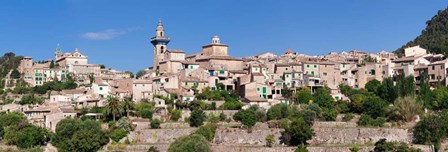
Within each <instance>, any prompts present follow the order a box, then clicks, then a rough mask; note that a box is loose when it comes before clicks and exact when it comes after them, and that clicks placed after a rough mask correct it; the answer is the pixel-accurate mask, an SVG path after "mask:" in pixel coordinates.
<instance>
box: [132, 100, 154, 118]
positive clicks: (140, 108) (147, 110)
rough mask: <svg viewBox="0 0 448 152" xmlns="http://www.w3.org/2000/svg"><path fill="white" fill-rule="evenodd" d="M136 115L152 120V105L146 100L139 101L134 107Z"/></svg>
mask: <svg viewBox="0 0 448 152" xmlns="http://www.w3.org/2000/svg"><path fill="white" fill-rule="evenodd" d="M135 109H136V115H137V116H140V117H143V118H149V119H151V118H152V115H153V112H154V104H153V103H149V102H148V101H146V100H142V101H140V103H138V104H136V105H135Z"/></svg>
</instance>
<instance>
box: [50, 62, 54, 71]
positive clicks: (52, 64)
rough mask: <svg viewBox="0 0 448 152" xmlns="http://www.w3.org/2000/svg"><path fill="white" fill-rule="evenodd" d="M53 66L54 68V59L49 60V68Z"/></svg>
mask: <svg viewBox="0 0 448 152" xmlns="http://www.w3.org/2000/svg"><path fill="white" fill-rule="evenodd" d="M53 68H54V61H53V60H51V62H50V69H53Z"/></svg>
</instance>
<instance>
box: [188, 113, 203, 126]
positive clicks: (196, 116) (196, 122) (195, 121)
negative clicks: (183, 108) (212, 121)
mask: <svg viewBox="0 0 448 152" xmlns="http://www.w3.org/2000/svg"><path fill="white" fill-rule="evenodd" d="M204 120H205V114H204V112H203V111H202V110H200V109H195V110H193V111H191V115H190V117H189V118H188V121H189V122H190V126H191V127H199V126H202V125H203V124H204Z"/></svg>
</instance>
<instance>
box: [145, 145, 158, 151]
mask: <svg viewBox="0 0 448 152" xmlns="http://www.w3.org/2000/svg"><path fill="white" fill-rule="evenodd" d="M147 152H160V151H159V149H158V148H157V147H154V146H151V147H149V149H148V151H147Z"/></svg>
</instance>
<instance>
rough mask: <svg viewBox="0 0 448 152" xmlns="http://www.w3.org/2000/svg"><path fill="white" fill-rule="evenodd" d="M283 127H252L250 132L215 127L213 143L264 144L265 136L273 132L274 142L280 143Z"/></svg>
mask: <svg viewBox="0 0 448 152" xmlns="http://www.w3.org/2000/svg"><path fill="white" fill-rule="evenodd" d="M282 131H283V129H275V128H272V129H253V130H252V132H251V133H248V131H247V130H243V129H237V128H218V129H216V133H215V138H214V140H213V143H215V144H223V145H261V146H263V145H266V141H265V139H266V136H268V135H270V134H273V135H274V136H275V138H276V139H277V140H276V143H275V144H280V136H281V132H282Z"/></svg>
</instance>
